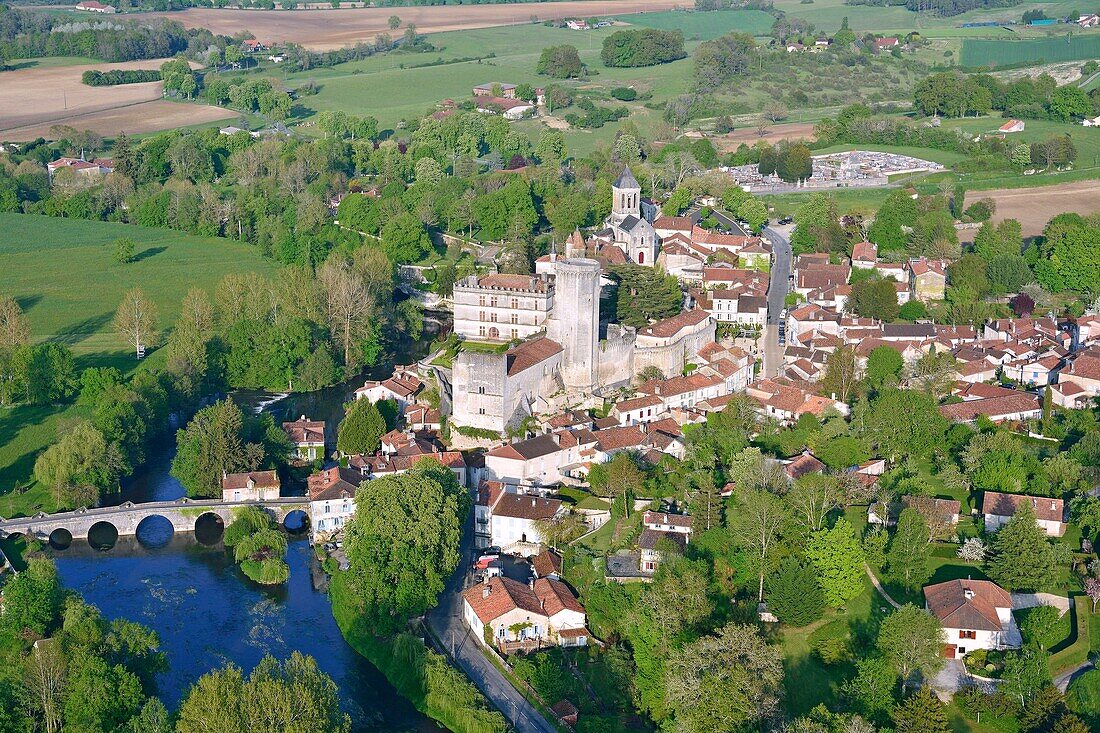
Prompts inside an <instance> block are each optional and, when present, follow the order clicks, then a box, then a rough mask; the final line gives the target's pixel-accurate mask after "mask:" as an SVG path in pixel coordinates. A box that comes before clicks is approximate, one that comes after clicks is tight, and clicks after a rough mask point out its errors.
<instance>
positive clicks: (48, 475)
mask: <svg viewBox="0 0 1100 733" xmlns="http://www.w3.org/2000/svg"><path fill="white" fill-rule="evenodd" d="M122 468H123V457H122V455H121V454H120V452H119V448H118V446H117V445H116V444H113V443H109V442H108V441H107V440H106V438H105V437H104V435H103V433H102V432H100V431H99V430H97V429H96V428H95V427H94V426H93V425H92V424H91V423H89V422H86V421H81V422H78V423H77V424H76V425H74V426H73V428H72V429H71V430H70V431H69V432H67V433H65V434H64V435H62V436H61V439H60V440H59V441H58V442H57V443H55V444H54V445H51V446H50V447H49V448H47V449H46V450H45V451H44V452H42V453H41V454H40V455H39V456H38V458H37V459H35V462H34V477H35V479H36V480H37V481H39V482H41V483H42V484H44V485H46V486H48V487H50V489H52V491H53V495H54V501H55V502H56V503H57V504H58V505H60V506H80V505H85V506H91V505H94V504H95V503H96V502H98V501H99V498H100V495H101V494H104V493H107V492H110V491H115V490H117V489H118V479H119V477H120V476H121V475H122Z"/></svg>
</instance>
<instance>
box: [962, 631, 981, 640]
mask: <svg viewBox="0 0 1100 733" xmlns="http://www.w3.org/2000/svg"><path fill="white" fill-rule="evenodd" d="M959 638H960V639H977V638H978V632H977V631H968V630H966V629H959Z"/></svg>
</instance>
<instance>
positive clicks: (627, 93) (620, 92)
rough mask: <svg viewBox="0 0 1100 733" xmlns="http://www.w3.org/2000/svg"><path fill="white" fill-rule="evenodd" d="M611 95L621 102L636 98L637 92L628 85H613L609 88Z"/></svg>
mask: <svg viewBox="0 0 1100 733" xmlns="http://www.w3.org/2000/svg"><path fill="white" fill-rule="evenodd" d="M611 96H612V97H614V98H615V99H618V100H621V101H623V102H632V101H634V100H635V99H637V98H638V92H636V91H634V90H633V89H631V88H630V87H615V88H614V89H612V90H611Z"/></svg>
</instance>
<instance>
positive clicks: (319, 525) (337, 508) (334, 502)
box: [306, 466, 369, 537]
mask: <svg viewBox="0 0 1100 733" xmlns="http://www.w3.org/2000/svg"><path fill="white" fill-rule="evenodd" d="M366 481H369V478H368V477H367V476H365V475H364V474H363V472H362V471H360V470H358V469H354V468H343V467H341V466H333V467H332V468H326V469H324V470H323V471H318V472H317V473H314V474H312V475H311V476H310V477H309V478H307V479H306V487H307V491H308V494H309V517H310V527H311V528H312V531H313V534H314V537H327V536H331V535H332V533H334V532H338V531H340V530H342V529H343V528H344V525H345V524H347V522H348V520H350V519H351V517H352V516H353V515H354V514H355V494H356V492H357V491H358V490H359V487H360V485H362V484H363V483H365V482H366Z"/></svg>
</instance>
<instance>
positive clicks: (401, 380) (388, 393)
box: [355, 366, 424, 413]
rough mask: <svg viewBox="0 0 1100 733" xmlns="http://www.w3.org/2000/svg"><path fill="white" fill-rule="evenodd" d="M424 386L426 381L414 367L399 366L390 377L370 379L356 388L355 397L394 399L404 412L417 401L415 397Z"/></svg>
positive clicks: (376, 399) (374, 399) (378, 400)
mask: <svg viewBox="0 0 1100 733" xmlns="http://www.w3.org/2000/svg"><path fill="white" fill-rule="evenodd" d="M423 388H424V383H423V382H422V381H421V380H420V377H419V376H417V374H416V371H415V370H414V369H413V368H412V367H407V366H398V367H396V368H395V369H394V371H393V375H392V376H391V377H389V378H388V379H383V380H381V381H375V380H372V379H368V380H367V381H366V382H364V383H363V386H362V387H360V388H359V389H357V390H355V399H357V400H370V401H371V402H380V401H382V400H393V401H394V402H396V403H397V406H398V408H399V409H400V410H401V412H402V413H403V412H404V410H405V407H406V406H408V405H409V404H411V403H412V402H414V401H415V397H416V395H417V394H419V393H420V390H421V389H423Z"/></svg>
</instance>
